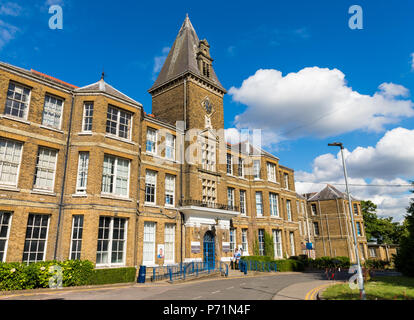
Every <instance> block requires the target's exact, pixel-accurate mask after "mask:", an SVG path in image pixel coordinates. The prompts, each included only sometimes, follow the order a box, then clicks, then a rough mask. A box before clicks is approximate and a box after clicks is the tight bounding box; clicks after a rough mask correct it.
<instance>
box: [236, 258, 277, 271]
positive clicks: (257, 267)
mask: <svg viewBox="0 0 414 320" xmlns="http://www.w3.org/2000/svg"><path fill="white" fill-rule="evenodd" d="M239 270H240V272H243V273H244V274H247V271H248V270H250V271H261V272H272V271H273V272H277V264H276V262H262V261H256V260H253V261H252V260H249V261H245V260H240V262H239Z"/></svg>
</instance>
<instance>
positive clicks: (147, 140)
mask: <svg viewBox="0 0 414 320" xmlns="http://www.w3.org/2000/svg"><path fill="white" fill-rule="evenodd" d="M149 132H154V139H155V140H154V141H152V140H149V139H148V137H149V136H148V133H149ZM157 141H158V130H157V129H154V128H151V127H147V133H146V137H145V151H146V152H147V153H150V154H152V155H156V154H157V151H158V146H157ZM148 142H150V143H151V145H152V144H153V145H154V150H148Z"/></svg>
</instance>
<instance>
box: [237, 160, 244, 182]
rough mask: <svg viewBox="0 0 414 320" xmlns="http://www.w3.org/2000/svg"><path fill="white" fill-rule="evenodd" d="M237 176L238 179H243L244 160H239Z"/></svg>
mask: <svg viewBox="0 0 414 320" xmlns="http://www.w3.org/2000/svg"><path fill="white" fill-rule="evenodd" d="M240 169H241V170H240ZM240 171H241V172H240ZM240 173H241V174H240ZM237 174H238V175H239V178H244V159H243V158H239V165H238V167H237Z"/></svg>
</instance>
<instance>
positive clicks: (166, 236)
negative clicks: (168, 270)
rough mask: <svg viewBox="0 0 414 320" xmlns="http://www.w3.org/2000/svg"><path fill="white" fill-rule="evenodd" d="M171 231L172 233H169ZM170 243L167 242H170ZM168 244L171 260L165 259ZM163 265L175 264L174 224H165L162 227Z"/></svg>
mask: <svg viewBox="0 0 414 320" xmlns="http://www.w3.org/2000/svg"><path fill="white" fill-rule="evenodd" d="M171 230H172V231H171ZM171 239H172V241H167V240H171ZM167 244H169V245H170V246H171V248H172V259H167V252H168V246H167ZM164 249H165V250H164V251H165V252H164V257H165V259H164V264H173V263H175V224H174V223H166V224H165V225H164Z"/></svg>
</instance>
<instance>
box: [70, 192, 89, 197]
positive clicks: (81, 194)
mask: <svg viewBox="0 0 414 320" xmlns="http://www.w3.org/2000/svg"><path fill="white" fill-rule="evenodd" d="M87 197H88V195H87V194H86V193H74V194H72V198H87Z"/></svg>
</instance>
